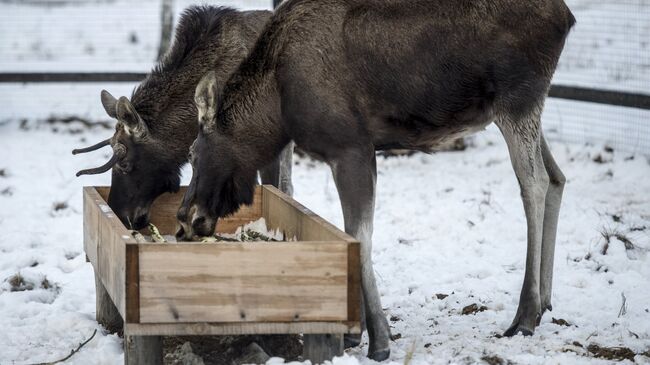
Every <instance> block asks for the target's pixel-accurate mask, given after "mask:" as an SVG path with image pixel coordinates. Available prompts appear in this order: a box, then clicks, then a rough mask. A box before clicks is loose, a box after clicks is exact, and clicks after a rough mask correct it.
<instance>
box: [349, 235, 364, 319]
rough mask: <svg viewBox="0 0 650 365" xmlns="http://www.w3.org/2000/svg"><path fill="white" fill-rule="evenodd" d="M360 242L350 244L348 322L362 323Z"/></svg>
mask: <svg viewBox="0 0 650 365" xmlns="http://www.w3.org/2000/svg"><path fill="white" fill-rule="evenodd" d="M359 249H360V244H359V242H352V243H349V244H348V321H350V322H360V321H361V258H360V256H361V252H360V251H359Z"/></svg>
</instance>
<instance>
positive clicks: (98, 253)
mask: <svg viewBox="0 0 650 365" xmlns="http://www.w3.org/2000/svg"><path fill="white" fill-rule="evenodd" d="M83 192H84V198H83V199H84V228H83V229H84V250H85V251H86V256H87V257H88V260H89V261H90V262H91V263H92V265H93V268H94V269H95V272H96V273H97V274H98V275H99V277H100V278H101V281H102V284H104V287H105V288H106V291H107V292H108V294H109V295H110V297H111V298H112V300H113V303H114V304H115V307H117V310H118V311H119V312H120V315H121V316H122V318H126V293H125V282H126V245H127V244H135V241H134V240H133V237H132V236H131V234H130V233H129V231H128V230H127V229H126V228H125V227H124V225H123V224H122V222H120V220H119V218H117V216H116V215H115V214H114V213H113V211H112V210H111V209H110V207H109V206H108V204H106V202H105V200H104V198H103V197H102V196H101V195H100V194H99V192H98V191H97V190H96V189H95V188H94V187H84V189H83Z"/></svg>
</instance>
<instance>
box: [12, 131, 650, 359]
mask: <svg viewBox="0 0 650 365" xmlns="http://www.w3.org/2000/svg"><path fill="white" fill-rule="evenodd" d="M54 128H57V130H58V132H53V129H54ZM24 129H29V130H24ZM77 130H81V131H80V132H78V131H77ZM110 133H111V131H110V130H106V129H101V128H94V129H91V130H88V129H82V128H80V126H78V125H75V124H72V125H50V124H47V123H45V122H28V123H26V125H24V126H23V128H21V127H20V125H19V124H18V123H6V124H3V125H1V126H0V146H1V147H0V151H1V154H2V156H7V157H8V158H5V157H3V159H2V161H1V162H0V169H4V170H5V175H6V177H2V178H0V191H4V190H5V189H7V188H8V189H9V190H10V191H11V192H12V193H11V194H2V195H0V250H1V252H2V255H1V256H0V281H5V279H8V278H10V277H11V276H13V275H14V274H16V273H20V274H22V275H23V276H24V277H25V280H27V281H29V282H34V283H37V285H36V286H37V287H38V283H40V281H41V280H42V278H43V277H47V279H48V280H49V281H50V282H51V283H52V285H54V286H55V287H54V288H52V289H49V290H48V289H40V288H39V289H35V290H32V291H22V292H11V291H9V286H8V283H6V282H3V283H2V286H0V291H1V292H0V313H2V314H3V315H2V316H0V327H1V328H3V329H4V330H3V331H2V332H1V333H0V349H1V350H0V363H3V364H4V363H12V362H14V363H16V364H22V363H33V362H41V361H51V360H54V359H56V358H60V357H63V356H65V355H67V353H68V352H69V351H70V349H72V348H74V347H76V345H77V344H78V343H79V342H81V341H83V340H84V339H86V338H87V337H88V336H90V334H91V333H92V331H93V330H94V329H99V332H98V334H97V336H96V338H95V339H93V340H92V341H91V342H90V343H89V344H88V345H86V346H85V347H84V348H83V349H82V351H81V352H79V353H78V354H76V355H75V356H74V357H73V358H72V359H71V360H70V361H69V363H72V364H89V363H93V364H94V363H97V364H118V363H121V362H122V361H123V357H122V356H123V354H122V350H121V346H122V341H121V339H120V338H119V337H117V336H115V335H107V334H105V332H104V331H103V330H102V329H101V327H100V326H99V325H98V324H97V323H96V322H95V320H94V310H95V309H94V282H93V274H92V268H91V266H90V264H88V263H86V262H85V257H84V254H83V251H82V205H81V187H82V186H83V185H104V184H109V183H110V177H109V175H108V174H105V175H101V176H88V177H83V178H75V177H74V172H75V171H76V170H77V169H79V168H80V167H82V166H91V165H94V164H99V163H101V162H102V161H105V159H106V158H108V155H107V151H101V152H97V153H92V154H87V155H82V156H72V155H71V154H70V150H71V149H72V148H74V147H77V146H80V145H84V144H86V143H89V142H93V141H96V140H100V139H102V138H105V137H107V136H109V135H110ZM473 143H474V146H472V147H470V148H469V149H468V150H467V151H465V152H445V153H437V154H433V155H424V154H416V155H414V156H411V157H399V158H392V159H383V158H380V159H379V161H378V171H379V177H378V187H377V209H376V213H375V219H376V221H375V233H374V247H373V256H374V264H375V270H376V272H377V276H378V281H379V290H380V293H381V296H382V304H383V306H384V308H385V310H386V315H387V317H389V318H390V317H393V319H397V318H399V320H396V321H391V325H392V327H393V328H392V331H393V334H397V333H400V334H401V338H400V339H397V340H396V341H395V342H393V343H392V344H391V346H392V351H393V352H392V355H391V361H392V363H395V364H398V363H400V364H401V363H402V362H403V360H404V358H405V356H407V353H409V352H410V351H412V349H414V350H415V351H414V353H413V359H412V362H411V363H412V364H437V363H440V364H442V363H448V362H452V363H473V362H478V361H480V358H481V357H483V356H485V355H498V356H500V357H502V358H504V359H507V360H510V361H513V362H515V363H527V364H543V363H563V362H571V363H578V364H580V363H584V364H586V363H603V364H604V363H606V361H604V360H602V361H601V360H594V359H592V358H590V357H587V356H581V355H576V354H574V353H572V352H562V351H563V350H564V349H567V348H568V349H573V350H575V351H577V352H578V353H580V354H583V353H584V350H582V349H580V348H577V347H574V346H572V345H571V343H572V342H573V341H578V342H580V343H581V344H582V345H584V346H586V345H588V344H590V343H597V344H599V345H602V346H626V347H629V348H631V349H632V350H634V351H635V352H637V353H640V352H643V351H646V350H648V349H649V348H650V313H648V311H649V310H650V305H649V303H650V281H648V278H649V277H650V265H649V264H648V260H649V258H648V251H649V250H650V234H649V232H650V201H649V197H650V179H648V177H650V166H649V164H650V162H649V160H648V158H647V157H645V156H642V155H633V154H627V153H621V152H618V151H616V150H614V152H611V153H610V152H606V151H605V150H604V147H603V146H583V145H576V144H560V143H554V144H552V148H553V151H554V154H555V156H556V158H557V160H558V163H559V165H560V166H561V167H562V169H563V171H564V172H565V174H566V175H567V177H568V183H567V187H566V190H565V194H564V201H563V206H562V211H561V215H560V225H559V232H558V243H557V253H556V260H555V265H556V269H555V282H554V295H553V306H554V311H553V312H551V313H547V315H546V316H545V317H544V319H543V321H542V325H541V326H540V327H539V328H538V329H537V332H536V333H535V335H534V336H533V337H531V338H524V337H521V336H518V337H514V338H511V339H507V338H496V337H494V335H495V334H498V333H501V332H502V331H503V330H505V329H506V328H507V327H508V325H509V324H510V320H511V319H512V316H513V315H514V312H515V310H516V306H517V301H518V296H519V289H520V285H521V282H522V279H523V270H524V257H525V246H526V245H525V237H526V231H525V221H524V215H523V208H522V205H521V202H520V199H519V193H518V187H517V182H516V178H515V177H514V173H513V172H512V168H511V166H510V162H509V160H508V155H507V150H506V147H505V144H504V142H503V139H502V138H501V137H500V135H499V134H498V132H496V131H495V130H494V129H491V130H489V131H488V132H485V133H483V134H481V135H479V136H477V137H476V138H475V139H474V142H473ZM26 146H29V147H26ZM599 155H600V156H601V158H600V160H603V161H604V162H605V163H597V162H594V159H596V157H597V156H599ZM33 156H38V158H34V157H33ZM188 178H189V174H185V176H184V182H185V183H187V180H188ZM294 183H295V191H296V193H295V197H296V199H297V200H298V201H300V202H301V203H303V204H305V205H306V206H307V207H308V208H310V209H312V210H313V211H315V212H316V213H317V214H319V215H321V216H322V217H324V218H325V219H327V220H329V221H331V222H333V223H334V224H336V225H337V226H339V227H342V223H343V221H342V215H341V212H340V205H339V202H338V197H337V193H336V189H335V187H334V184H333V182H332V178H331V173H330V171H329V169H328V168H327V167H326V166H324V165H322V164H320V163H315V162H313V161H311V160H307V159H299V160H298V161H297V162H296V166H295V168H294ZM61 202H65V203H67V205H68V207H67V208H64V209H61V210H59V211H54V206H55V205H56V204H57V203H61ZM613 217H615V218H613ZM603 232H613V233H616V232H618V233H621V234H623V235H624V236H625V237H627V238H628V239H629V240H630V241H631V242H632V243H633V244H634V246H635V247H634V248H633V249H631V250H626V249H625V245H624V243H623V242H621V241H619V240H617V239H616V238H613V239H612V240H611V242H610V244H609V248H608V250H607V253H606V254H602V250H603V246H604V244H605V239H604V238H603V237H602V233H603ZM35 263H37V264H36V265H35ZM34 265H35V266H34ZM621 293H623V294H624V295H625V297H626V305H627V311H626V313H625V314H623V315H621V316H620V317H619V311H620V309H621V303H622V299H621ZM436 294H447V295H449V296H448V297H447V298H445V299H437V298H436V297H435V295H436ZM472 303H477V304H479V305H485V306H486V307H487V308H488V310H486V311H484V312H480V313H477V314H476V315H461V314H460V312H461V310H462V308H463V307H465V306H466V305H469V304H472ZM552 317H555V318H562V319H565V320H566V321H568V322H569V323H571V324H574V325H575V326H571V327H561V326H558V325H555V324H552V323H550V322H551V318H552ZM636 336H638V338H637V337H636ZM426 344H431V345H430V346H428V347H425V345H426ZM365 351H367V344H365V343H364V346H363V347H361V348H358V349H351V350H348V352H347V353H348V355H349V357H348V358H346V359H345V360H343V359H341V360H337V361H338V362H337V363H341V364H355V363H357V362H358V363H361V364H372V363H373V362H372V361H371V360H368V359H366V358H365V357H364V353H365ZM636 361H637V363H648V361H650V359H649V358H647V357H643V356H637V358H636ZM388 363H391V362H388Z"/></svg>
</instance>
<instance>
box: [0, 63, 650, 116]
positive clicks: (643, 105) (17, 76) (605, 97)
mask: <svg viewBox="0 0 650 365" xmlns="http://www.w3.org/2000/svg"><path fill="white" fill-rule="evenodd" d="M146 75H147V74H146V73H140V72H64V73H49V72H32V73H21V72H16V73H0V83H39V82H140V81H142V80H143V79H144V78H145V77H146ZM549 97H551V98H558V99H566V100H575V101H583V102H589V103H597V104H606V105H614V106H623V107H628V108H637V109H644V110H650V94H641V93H632V92H622V91H610V90H602V89H594V88H586V87H576V86H566V85H553V86H552V87H551V90H550V92H549Z"/></svg>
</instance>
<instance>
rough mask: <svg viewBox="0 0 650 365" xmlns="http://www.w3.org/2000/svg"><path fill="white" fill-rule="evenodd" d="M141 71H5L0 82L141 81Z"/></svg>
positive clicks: (142, 74)
mask: <svg viewBox="0 0 650 365" xmlns="http://www.w3.org/2000/svg"><path fill="white" fill-rule="evenodd" d="M146 76H147V74H145V73H141V72H3V73H0V82H140V81H142V80H144V78H145V77H146Z"/></svg>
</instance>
